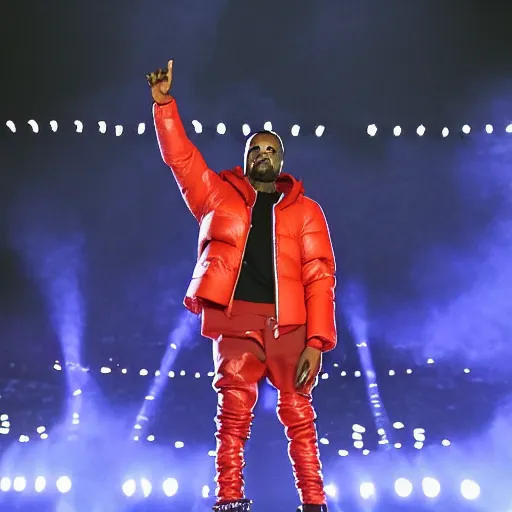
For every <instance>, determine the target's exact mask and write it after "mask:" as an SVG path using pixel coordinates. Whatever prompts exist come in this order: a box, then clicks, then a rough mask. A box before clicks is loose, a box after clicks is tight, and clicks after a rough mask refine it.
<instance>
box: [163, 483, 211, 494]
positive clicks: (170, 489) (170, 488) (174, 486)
mask: <svg viewBox="0 0 512 512" xmlns="http://www.w3.org/2000/svg"><path fill="white" fill-rule="evenodd" d="M162 487H163V489H164V493H165V495H166V496H168V497H171V496H174V495H175V494H176V493H177V492H178V488H179V487H178V480H176V479H175V478H168V479H167V480H166V481H165V482H164V483H163V485H162ZM203 489H204V487H203Z"/></svg>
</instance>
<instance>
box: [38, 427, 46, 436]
mask: <svg viewBox="0 0 512 512" xmlns="http://www.w3.org/2000/svg"><path fill="white" fill-rule="evenodd" d="M45 430H46V427H37V428H36V432H37V433H38V434H42V433H43V432H44V431H45Z"/></svg>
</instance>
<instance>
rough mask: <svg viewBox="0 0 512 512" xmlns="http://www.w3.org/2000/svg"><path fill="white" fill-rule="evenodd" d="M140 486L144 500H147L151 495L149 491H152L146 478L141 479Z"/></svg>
mask: <svg viewBox="0 0 512 512" xmlns="http://www.w3.org/2000/svg"><path fill="white" fill-rule="evenodd" d="M140 486H141V488H142V494H143V495H144V498H147V497H148V496H149V495H150V494H151V490H152V489H153V488H152V486H151V482H150V481H149V480H147V479H146V478H141V479H140Z"/></svg>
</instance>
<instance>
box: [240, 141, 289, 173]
mask: <svg viewBox="0 0 512 512" xmlns="http://www.w3.org/2000/svg"><path fill="white" fill-rule="evenodd" d="M282 166H283V151H282V148H281V144H280V142H279V139H277V137H275V136H274V135H272V134H271V133H258V134H256V135H254V136H253V137H252V138H251V139H250V140H249V141H248V143H247V155H246V162H245V173H246V175H247V176H248V177H249V178H251V179H253V180H256V181H262V182H265V183H269V182H272V181H275V180H276V179H277V177H278V176H279V173H280V172H281V168H282Z"/></svg>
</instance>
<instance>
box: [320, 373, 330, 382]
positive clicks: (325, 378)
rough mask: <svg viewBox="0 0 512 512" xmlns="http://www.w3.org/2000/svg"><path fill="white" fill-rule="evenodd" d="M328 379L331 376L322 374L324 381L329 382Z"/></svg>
mask: <svg viewBox="0 0 512 512" xmlns="http://www.w3.org/2000/svg"><path fill="white" fill-rule="evenodd" d="M328 378H329V374H328V373H327V372H325V373H322V377H321V379H322V380H327V379H328Z"/></svg>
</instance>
